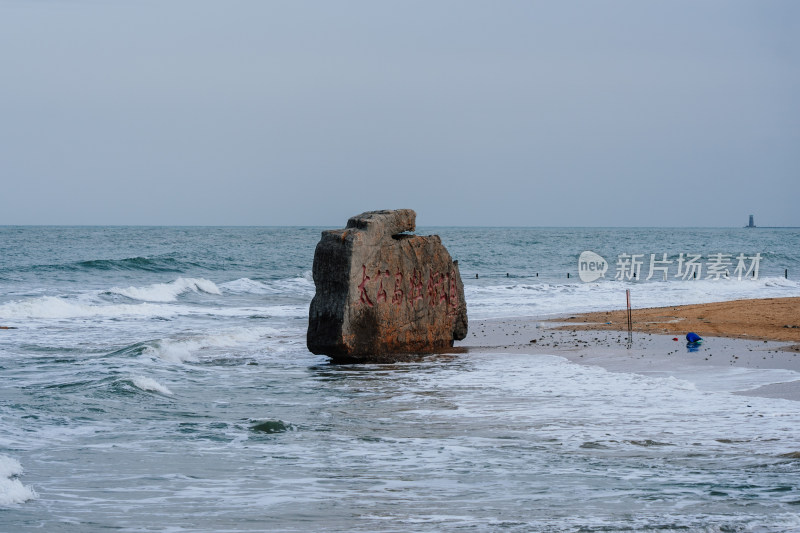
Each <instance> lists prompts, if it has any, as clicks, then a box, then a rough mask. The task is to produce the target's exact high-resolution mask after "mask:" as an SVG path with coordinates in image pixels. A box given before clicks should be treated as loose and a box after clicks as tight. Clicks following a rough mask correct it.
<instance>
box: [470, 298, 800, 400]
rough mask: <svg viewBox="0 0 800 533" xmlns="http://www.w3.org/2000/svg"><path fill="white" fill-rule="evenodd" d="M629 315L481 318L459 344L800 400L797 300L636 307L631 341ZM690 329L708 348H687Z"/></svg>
mask: <svg viewBox="0 0 800 533" xmlns="http://www.w3.org/2000/svg"><path fill="white" fill-rule="evenodd" d="M626 316H627V315H626V312H625V311H624V310H622V311H608V312H599V313H588V314H581V315H569V316H565V317H560V318H556V319H553V318H552V317H548V318H546V319H536V318H533V317H532V318H512V319H493V320H476V321H471V322H470V332H469V334H468V336H467V338H466V339H464V341H462V342H460V343H458V346H461V347H464V348H466V349H468V350H470V351H472V350H477V351H494V352H520V351H521V352H524V353H539V354H552V355H559V356H562V357H565V358H567V359H569V360H570V361H573V362H576V363H581V364H589V365H597V366H600V367H602V368H605V369H607V370H609V371H614V372H634V373H639V374H646V375H656V376H673V377H676V378H680V379H687V380H689V381H692V382H693V383H695V384H696V385H697V387H698V389H701V390H703V389H707V390H730V391H732V392H735V393H737V394H745V395H752V396H763V397H770V398H784V399H788V400H794V401H800V379H798V376H800V374H798V373H800V344H796V343H800V328H798V327H796V326H797V325H798V324H800V298H777V299H765V300H737V301H731V302H722V303H712V304H699V305H687V306H677V307H665V308H653V309H635V310H633V321H634V333H633V334H632V336H631V338H630V342H629V338H628V332H627V318H626ZM785 326H789V327H785ZM792 326H795V327H792ZM688 331H695V332H697V333H698V334H700V336H702V337H703V339H704V340H703V343H702V344H700V345H699V346H687V343H686V340H685V338H684V336H685V334H686V333H687V332H688ZM675 339H677V340H675Z"/></svg>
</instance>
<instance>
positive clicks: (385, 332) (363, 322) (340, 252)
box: [306, 209, 467, 363]
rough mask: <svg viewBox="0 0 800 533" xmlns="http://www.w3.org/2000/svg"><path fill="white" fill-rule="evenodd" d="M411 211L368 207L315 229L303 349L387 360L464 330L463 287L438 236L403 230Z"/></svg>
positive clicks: (340, 359)
mask: <svg viewBox="0 0 800 533" xmlns="http://www.w3.org/2000/svg"><path fill="white" fill-rule="evenodd" d="M415 227H416V213H415V212H414V211H412V210H411V209H398V210H395V211H370V212H367V213H362V214H360V215H358V216H354V217H352V218H351V219H350V220H348V221H347V227H346V228H344V229H338V230H329V231H324V232H322V238H321V239H320V241H319V243H318V244H317V249H316V251H315V253H314V267H313V274H314V284H315V286H316V294H315V296H314V299H313V300H312V301H311V308H310V310H309V317H308V335H307V339H306V342H307V344H308V349H309V350H311V351H312V352H313V353H315V354H324V355H328V356H330V357H331V358H332V359H333V361H334V362H337V363H368V362H370V363H371V362H391V361H398V360H403V359H405V358H407V356H408V355H409V354H420V353H432V352H439V351H443V350H446V349H448V348H450V347H452V346H453V341H454V340H461V339H463V338H464V337H466V335H467V305H466V302H465V301H464V285H463V284H462V282H461V275H460V274H459V271H458V262H457V261H453V260H452V258H451V257H450V254H449V253H448V252H447V249H445V247H444V246H443V245H442V241H441V239H440V238H439V236H438V235H431V236H428V237H423V236H419V235H410V234H408V233H404V232H409V231H414V229H415Z"/></svg>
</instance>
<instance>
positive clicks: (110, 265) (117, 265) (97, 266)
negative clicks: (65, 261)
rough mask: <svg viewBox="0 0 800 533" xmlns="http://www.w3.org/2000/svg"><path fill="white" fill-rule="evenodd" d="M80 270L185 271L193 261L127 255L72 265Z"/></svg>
mask: <svg viewBox="0 0 800 533" xmlns="http://www.w3.org/2000/svg"><path fill="white" fill-rule="evenodd" d="M68 266H72V267H73V268H75V269H79V270H142V271H145V272H183V271H184V270H186V268H187V267H191V266H194V264H192V263H188V264H187V263H185V262H183V261H179V260H177V259H175V258H174V257H127V258H125V259H92V260H89V261H79V262H77V263H72V264H71V265H68Z"/></svg>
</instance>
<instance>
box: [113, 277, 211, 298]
mask: <svg viewBox="0 0 800 533" xmlns="http://www.w3.org/2000/svg"><path fill="white" fill-rule="evenodd" d="M107 292H108V293H110V294H120V295H122V296H126V297H128V298H131V299H134V300H142V301H146V302H174V301H175V300H176V299H177V298H178V296H179V295H181V294H183V293H185V292H204V293H207V294H222V293H221V292H220V290H219V287H217V285H216V284H215V283H214V282H213V281H209V280H207V279H203V278H178V279H176V280H175V281H171V282H169V283H154V284H153V285H147V286H144V287H128V288H126V289H123V288H119V287H113V288H111V289H109V290H108V291H107Z"/></svg>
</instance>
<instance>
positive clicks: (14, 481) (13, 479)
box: [0, 455, 38, 507]
mask: <svg viewBox="0 0 800 533" xmlns="http://www.w3.org/2000/svg"><path fill="white" fill-rule="evenodd" d="M21 475H22V465H20V464H19V461H17V460H16V459H12V458H11V457H7V456H5V455H0V507H8V506H10V505H17V504H20V503H24V502H26V501H28V500H33V499H35V498H37V497H38V495H37V494H36V491H34V490H33V489H32V488H31V487H29V486H25V485H23V484H22V482H21V481H20V480H19V479H18V477H19V476H21Z"/></svg>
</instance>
